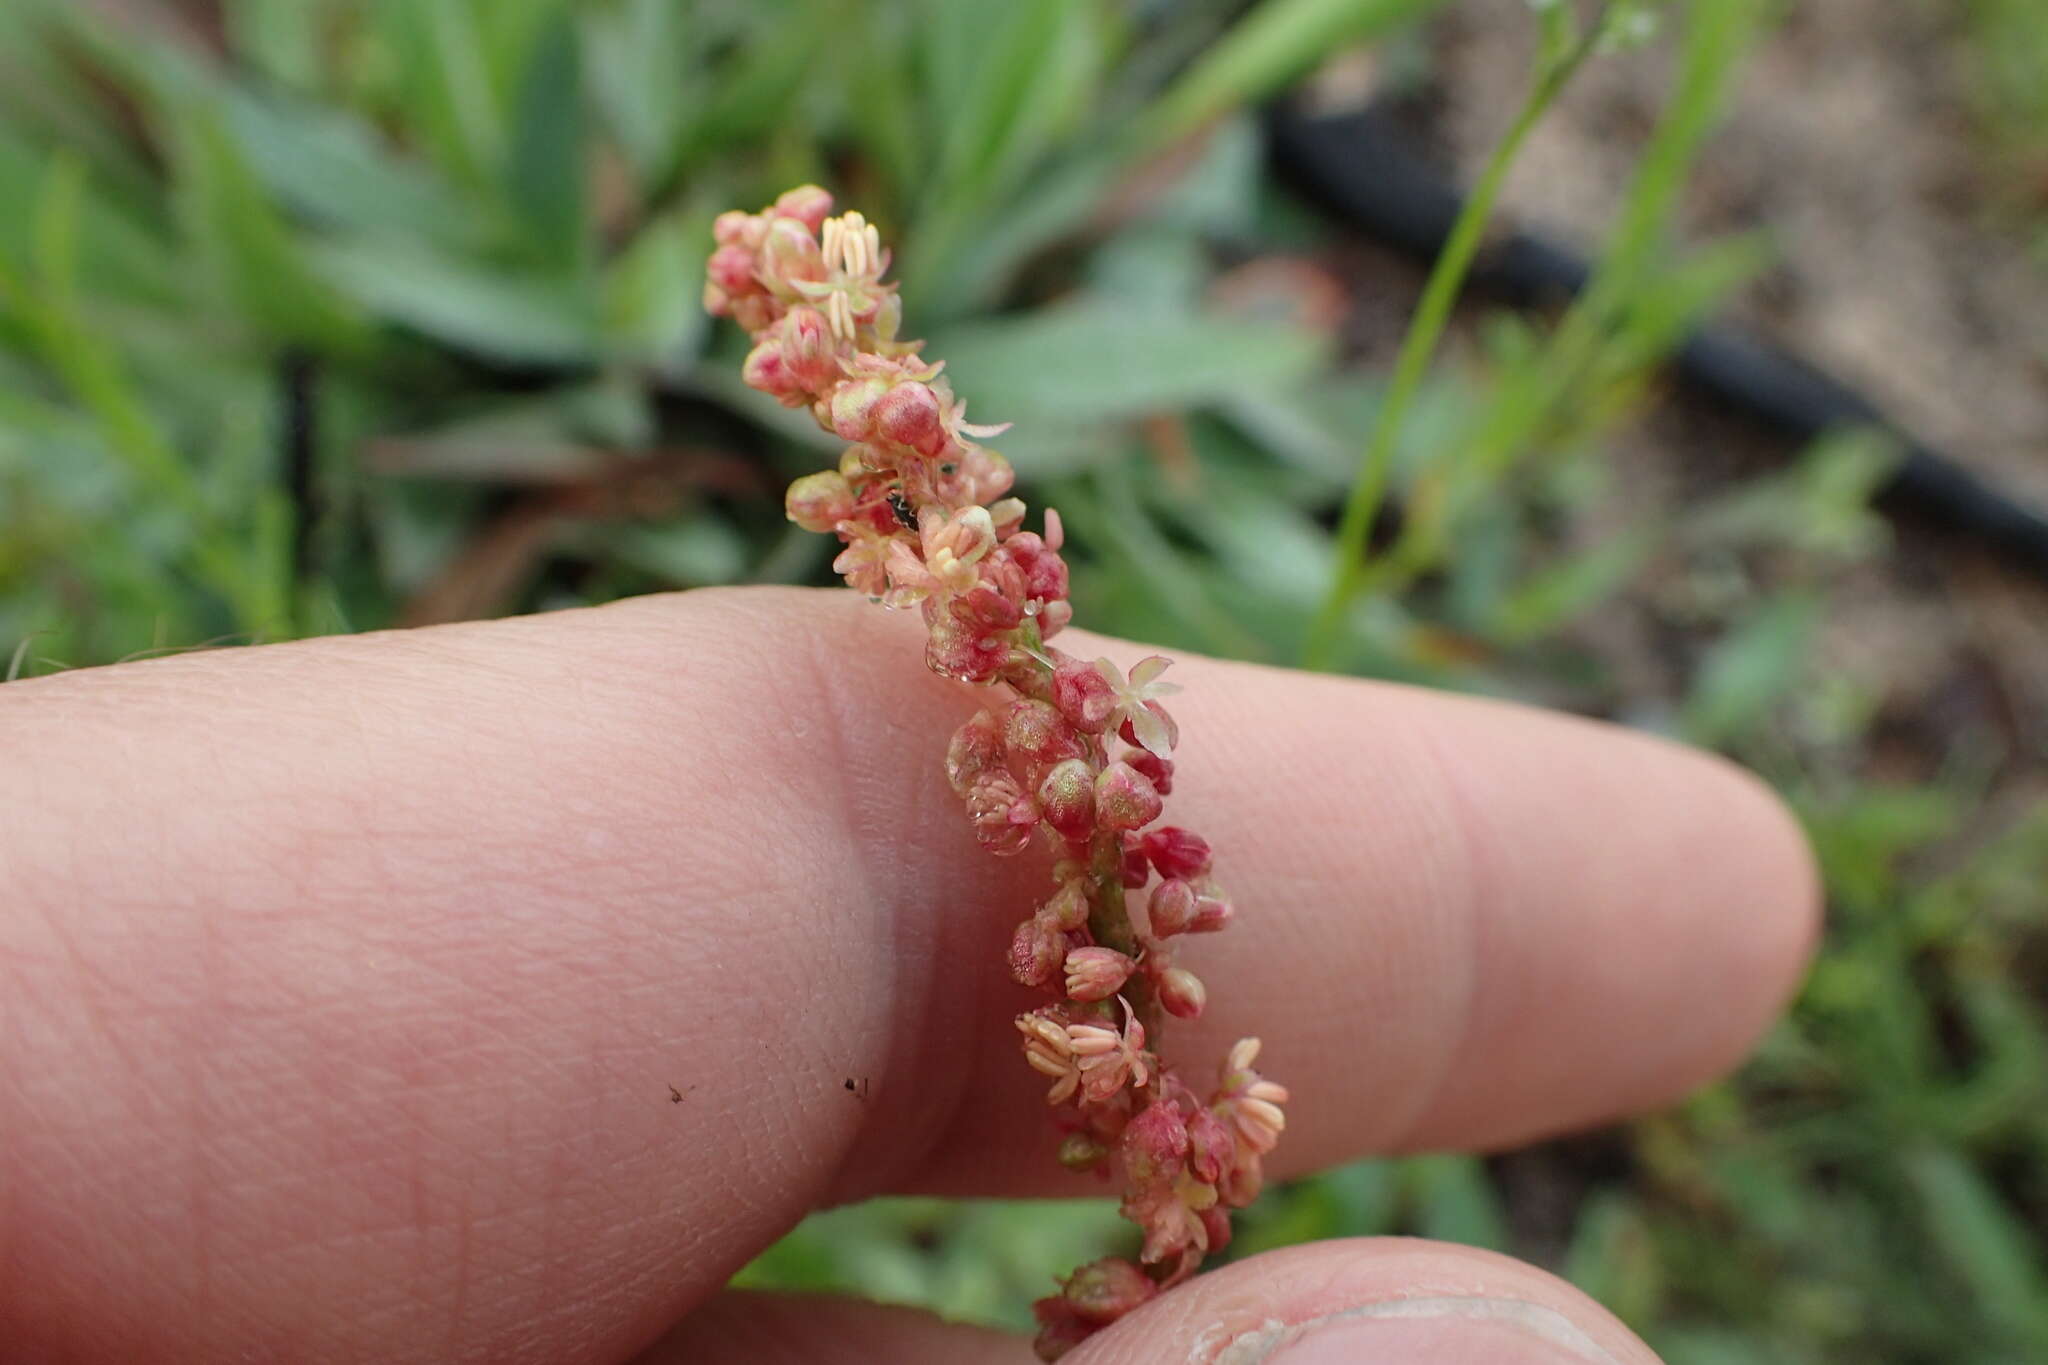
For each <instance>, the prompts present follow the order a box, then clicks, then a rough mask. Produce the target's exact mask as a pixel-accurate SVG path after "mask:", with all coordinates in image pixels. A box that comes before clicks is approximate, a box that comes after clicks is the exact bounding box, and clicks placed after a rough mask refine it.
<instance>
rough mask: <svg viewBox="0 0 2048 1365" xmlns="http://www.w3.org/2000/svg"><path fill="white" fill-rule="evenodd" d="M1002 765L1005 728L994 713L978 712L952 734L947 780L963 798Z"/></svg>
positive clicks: (947, 755) (948, 751) (947, 752)
mask: <svg viewBox="0 0 2048 1365" xmlns="http://www.w3.org/2000/svg"><path fill="white" fill-rule="evenodd" d="M1002 766H1003V726H1002V722H1001V721H998V720H997V719H996V718H995V715H994V713H993V712H989V711H977V712H975V713H974V716H973V718H972V719H970V720H969V721H968V722H967V723H966V724H964V725H962V726H961V727H960V728H959V729H957V730H955V731H954V732H953V742H952V743H951V744H950V745H948V746H947V748H946V780H947V781H948V782H950V783H952V784H953V790H954V792H956V793H957V794H959V795H961V796H965V795H967V789H968V788H969V787H970V786H972V785H973V784H974V781H975V779H977V778H979V777H980V776H981V775H982V774H983V773H985V772H991V771H993V770H994V769H997V768H1000V767H1002Z"/></svg>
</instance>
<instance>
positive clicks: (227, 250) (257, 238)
mask: <svg viewBox="0 0 2048 1365" xmlns="http://www.w3.org/2000/svg"><path fill="white" fill-rule="evenodd" d="M173 130H174V134H175V141H174V144H173V148H174V158H175V165H176V193H177V198H178V204H179V207H180V209H181V210H182V216H183V218H184V222H185V228H186V231H187V233H188V234H189V236H190V237H191V238H192V240H193V241H194V243H195V244H196V245H197V247H198V248H199V252H200V255H201V257H202V258H203V259H204V260H205V261H206V263H207V265H208V266H209V268H210V269H211V271H212V273H213V275H214V277H215V278H216V279H218V280H219V281H220V283H221V285H222V286H223V287H224V289H225V291H226V293H227V294H228V296H229V297H230V298H231V299H232V300H233V301H234V303H235V304H236V305H237V307H239V308H240V309H241V310H242V312H243V313H244V314H245V315H246V316H247V317H248V318H249V319H250V320H251V321H253V322H254V323H255V324H256V325H257V326H258V327H259V328H261V329H262V330H263V331H264V332H266V333H268V334H269V335H270V336H273V337H277V338H280V339H284V340H289V341H300V342H305V343H308V344H312V345H316V346H319V347H322V348H324V349H329V350H334V351H344V352H346V351H352V350H356V349H358V348H359V347H360V346H361V345H362V344H363V343H364V341H365V340H366V339H367V333H366V332H365V330H364V328H363V324H362V321H361V319H360V318H359V317H358V316H356V315H355V314H354V313H352V312H351V311H350V310H349V309H347V308H346V307H344V306H343V303H342V301H341V300H340V299H339V298H338V297H337V296H336V295H335V293H334V291H333V289H332V288H331V287H330V286H329V285H328V284H327V283H326V282H325V281H323V280H321V279H319V278H318V277H317V276H316V275H315V274H314V273H313V271H312V269H311V267H310V266H309V265H308V263H307V261H306V258H305V256H304V255H303V253H302V252H301V251H300V248H299V245H298V243H297V241H296V240H294V238H293V235H292V233H291V231H290V229H289V228H288V227H287V226H286V225H285V223H284V221H283V220H282V219H281V218H280V217H279V216H278V213H277V209H276V208H275V206H274V205H273V204H272V202H271V200H270V199H269V198H268V197H267V196H266V195H265V194H264V193H263V191H262V189H261V187H260V186H258V184H257V183H256V180H255V177H254V176H253V175H251V174H250V172H249V169H248V167H247V165H245V164H244V163H243V161H242V159H241V157H240V156H239V155H237V153H236V151H235V148H234V145H233V143H231V142H230V141H229V140H228V138H227V136H226V134H225V133H224V132H223V131H222V129H221V125H220V121H219V119H218V117H217V116H216V112H215V110H214V109H213V108H212V107H210V106H209V105H207V104H205V103H198V102H195V103H194V104H192V105H190V106H187V107H186V108H184V109H182V110H180V111H179V112H178V113H177V114H176V115H175V122H174V124H173Z"/></svg>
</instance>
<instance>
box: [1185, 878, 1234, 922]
mask: <svg viewBox="0 0 2048 1365" xmlns="http://www.w3.org/2000/svg"><path fill="white" fill-rule="evenodd" d="M1236 915H1237V908H1236V907H1235V906H1233V905H1232V904H1231V903H1230V898H1229V897H1228V896H1227V895H1225V894H1224V891H1223V888H1222V887H1220V886H1218V885H1216V883H1214V882H1212V881H1209V880H1207V879H1206V878H1205V879H1204V880H1203V882H1202V884H1201V885H1200V886H1198V887H1196V889H1195V909H1194V913H1193V914H1191V915H1190V916H1189V917H1188V932H1189V933H1191V934H1214V933H1219V932H1221V931H1222V930H1224V929H1227V928H1229V927H1230V921H1231V920H1232V919H1233V918H1235V917H1236Z"/></svg>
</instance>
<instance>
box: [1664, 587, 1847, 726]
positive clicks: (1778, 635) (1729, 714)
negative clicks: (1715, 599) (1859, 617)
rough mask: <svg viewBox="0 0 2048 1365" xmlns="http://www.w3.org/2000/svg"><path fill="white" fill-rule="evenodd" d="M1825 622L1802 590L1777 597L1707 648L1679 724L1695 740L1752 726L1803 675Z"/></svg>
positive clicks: (1817, 603) (1818, 607) (1817, 605)
mask: <svg viewBox="0 0 2048 1365" xmlns="http://www.w3.org/2000/svg"><path fill="white" fill-rule="evenodd" d="M1819 625H1820V603H1819V602H1818V601H1816V600H1815V599H1814V598H1813V597H1811V596H1809V595H1808V594H1806V593H1803V592H1786V593H1782V594H1780V595H1779V596H1777V597H1775V598H1773V599H1772V600H1771V601H1769V602H1767V603H1766V604H1765V605H1764V606H1762V607H1760V608H1758V609H1757V610H1756V611H1755V612H1753V613H1752V614H1751V615H1750V616H1749V617H1748V619H1746V620H1745V621H1743V622H1742V623H1741V624H1740V625H1738V626H1736V627H1735V629H1734V630H1733V631H1731V632H1730V633H1729V634H1728V635H1727V636H1726V637H1725V638H1723V639H1722V640H1720V641H1719V642H1717V643H1716V644H1715V645H1714V647H1713V648H1712V649H1711V650H1709V651H1708V653H1707V656H1706V659H1705V660H1704V662H1702V664H1701V665H1700V670H1699V674H1698V676H1697V677H1696V678H1695V679H1694V682H1693V688H1692V693H1691V695H1690V696H1688V697H1687V698H1686V702H1685V708H1684V711H1683V713H1682V715H1681V717H1680V729H1681V731H1682V732H1683V733H1684V734H1685V736H1686V738H1687V739H1690V740H1691V741H1692V742H1693V743H1695V744H1703V745H1714V744H1723V743H1726V742H1727V741H1728V740H1730V739H1732V738H1734V737H1735V736H1736V735H1738V734H1741V733H1743V732H1744V731H1746V730H1749V729H1750V728H1751V727H1753V726H1754V725H1755V724H1756V723H1757V721H1758V720H1759V719H1760V718H1761V717H1762V716H1763V715H1764V713H1765V712H1766V711H1768V710H1769V709H1770V707H1771V706H1772V705H1773V704H1775V703H1776V702H1777V701H1778V700H1779V699H1780V698H1782V697H1783V696H1784V695H1785V694H1786V693H1787V692H1789V691H1790V690H1791V688H1792V685H1793V684H1794V683H1795V682H1796V681H1797V680H1798V677H1799V670H1800V669H1801V668H1802V667H1803V666H1804V665H1805V662H1806V656H1807V651H1808V649H1809V648H1810V647H1811V645H1812V643H1813V637H1814V633H1815V631H1816V630H1817V629H1818V628H1819Z"/></svg>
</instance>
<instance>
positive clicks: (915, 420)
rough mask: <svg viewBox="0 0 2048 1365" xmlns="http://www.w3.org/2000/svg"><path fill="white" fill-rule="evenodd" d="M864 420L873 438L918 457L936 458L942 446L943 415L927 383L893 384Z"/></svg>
mask: <svg viewBox="0 0 2048 1365" xmlns="http://www.w3.org/2000/svg"><path fill="white" fill-rule="evenodd" d="M868 419H869V421H870V422H871V423H872V430H873V432H874V434H875V435H877V436H879V437H881V438H882V439H883V440H885V441H894V442H895V443H896V444H897V445H901V446H909V447H910V448H911V449H912V450H915V451H918V452H919V453H921V454H925V455H936V454H938V453H939V452H940V451H941V450H943V449H945V447H946V441H947V433H946V425H945V415H944V413H943V412H942V411H941V408H940V404H939V396H938V394H936V393H934V392H933V391H932V387H931V385H929V384H920V383H918V382H917V381H916V380H910V381H908V382H906V383H902V384H898V385H896V386H895V387H894V388H892V389H890V390H889V391H888V392H887V393H886V394H884V395H883V396H882V398H881V399H880V400H879V401H878V402H876V403H875V404H874V406H873V407H872V408H870V409H869V412H868ZM841 434H842V435H844V434H845V433H843V432H842V433H841ZM984 515H986V514H985V513H984Z"/></svg>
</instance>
